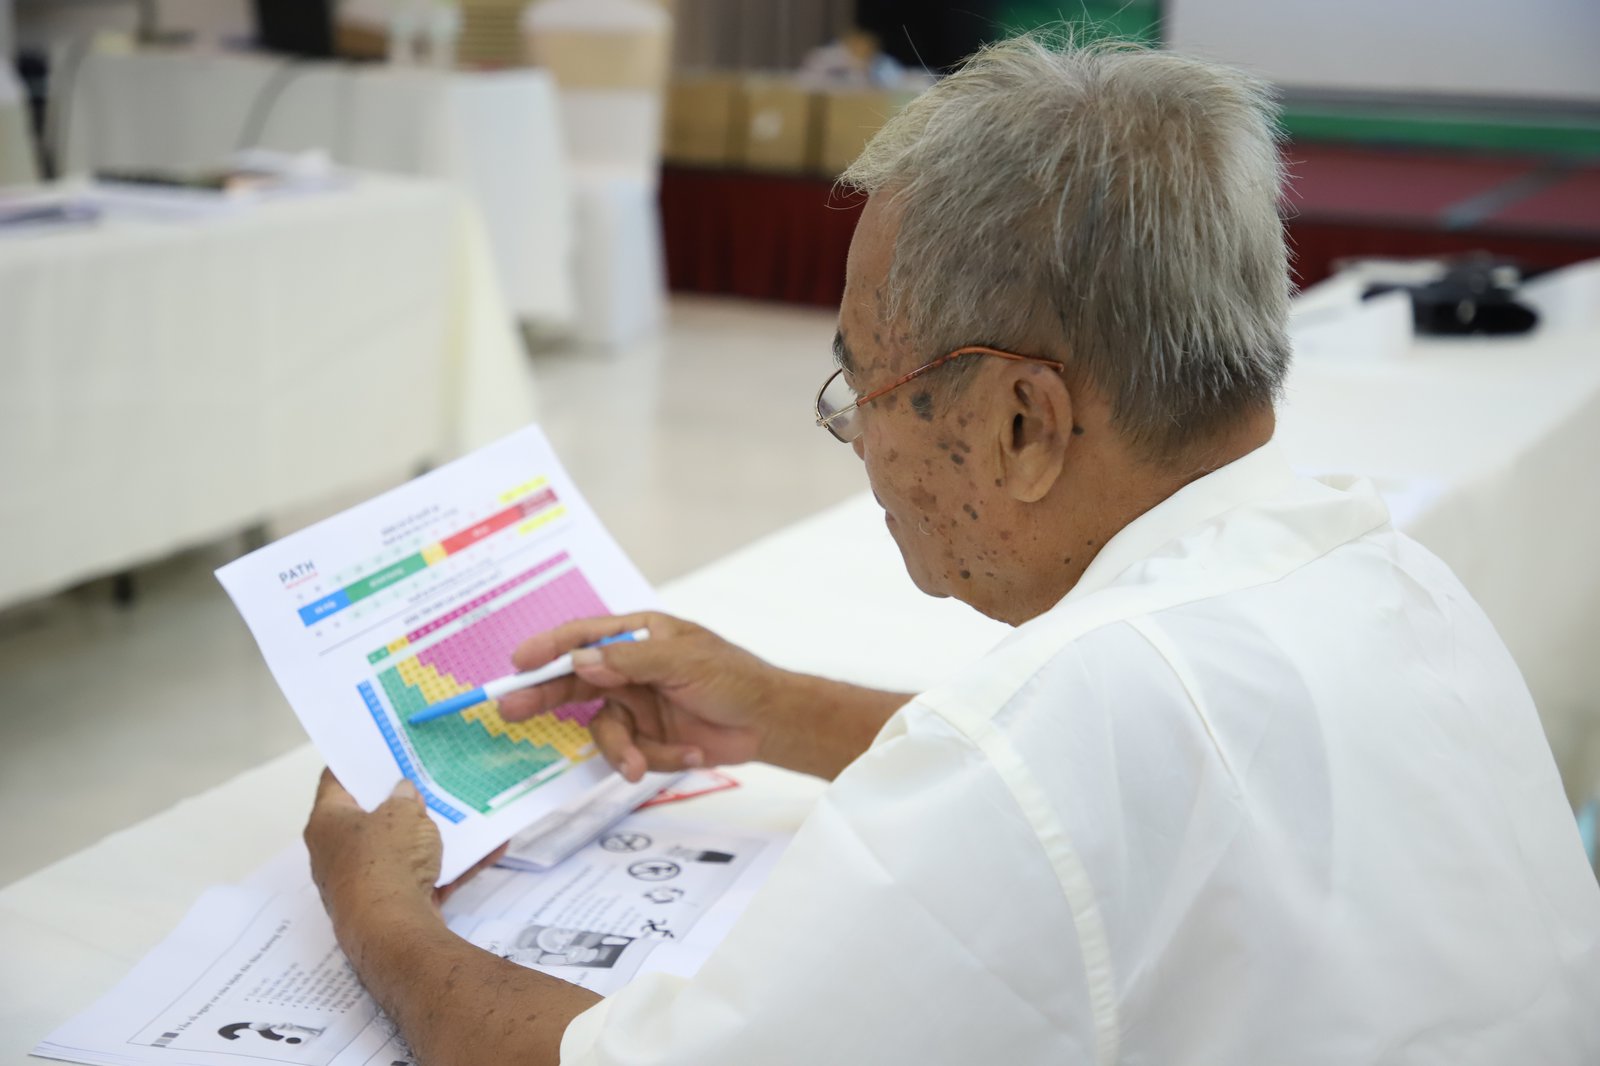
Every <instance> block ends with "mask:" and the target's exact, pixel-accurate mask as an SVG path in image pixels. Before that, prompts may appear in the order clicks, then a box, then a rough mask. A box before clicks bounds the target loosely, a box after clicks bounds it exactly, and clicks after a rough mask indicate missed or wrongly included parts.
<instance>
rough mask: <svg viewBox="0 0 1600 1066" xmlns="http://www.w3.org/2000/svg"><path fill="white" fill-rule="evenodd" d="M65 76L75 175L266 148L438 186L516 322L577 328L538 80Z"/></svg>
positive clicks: (566, 228) (412, 73)
mask: <svg viewBox="0 0 1600 1066" xmlns="http://www.w3.org/2000/svg"><path fill="white" fill-rule="evenodd" d="M64 69H65V70H67V71H68V72H69V73H67V74H66V76H65V77H64V78H63V83H62V84H61V85H59V86H58V87H57V88H56V89H55V95H54V98H53V99H52V101H51V107H52V109H53V110H54V111H55V112H56V114H55V116H54V125H55V128H56V130H57V136H58V137H59V138H60V139H61V142H62V143H61V144H60V146H59V158H61V159H62V160H63V170H64V172H66V173H82V172H85V171H90V170H95V169H100V168H108V167H111V168H125V169H150V168H174V167H176V168H199V167H207V166H215V165H216V164H218V163H219V162H220V161H222V160H223V159H224V158H225V157H227V156H228V155H230V154H231V153H233V152H235V151H237V150H239V149H240V148H247V147H265V148H273V149H279V150H282V151H305V150H309V149H317V148H320V149H323V150H325V151H327V152H328V154H329V155H330V156H331V157H332V158H333V160H334V161H335V162H337V163H342V164H345V165H347V166H350V167H355V168H358V169H364V170H373V171H381V172H388V173H396V174H411V175H420V176H426V177H437V178H443V179H445V180H447V181H450V182H452V183H454V184H455V185H456V186H458V187H459V188H460V189H461V190H462V191H463V192H465V193H466V194H467V195H468V196H469V197H470V198H471V199H472V200H473V202H474V203H475V204H476V205H477V207H478V209H479V211H480V212H481V213H482V215H483V219H484V223H485V225H486V227H487V229H488V234H489V243H490V248H491V250H492V252H493V256H494V263H495V266H496V269H497V270H498V272H499V275H500V283H501V288H502V290H503V292H504V293H505V297H506V302H507V304H508V305H509V306H510V308H511V310H512V312H513V313H514V314H515V315H516V316H517V317H519V318H521V319H523V320H526V321H532V322H541V323H551V324H555V325H560V326H565V325H567V324H569V323H570V322H571V321H572V319H573V316H574V314H575V309H574V294H573V280H572V268H571V262H570V260H571V255H572V241H573V238H572V227H573V222H572V193H571V187H570V177H569V173H568V166H567V153H566V149H565V148H564V146H563V144H562V135H561V127H560V122H561V119H560V116H559V110H558V105H557V100H556V94H555V85H554V82H553V81H552V80H551V78H550V77H549V75H548V74H546V73H545V72H543V71H539V70H532V69H518V70H505V71H484V72H476V71H441V70H433V69H426V68H420V67H393V66H384V65H378V64H357V63H345V62H334V61H320V60H319V61H304V60H289V59H282V58H277V57H271V56H264V55H248V54H240V53H224V52H210V53H205V52H185V51H140V52H115V51H90V52H88V53H87V54H85V55H83V57H82V61H81V62H80V63H77V64H76V65H75V69H74V65H73V64H70V63H69V64H66V65H65V67H64Z"/></svg>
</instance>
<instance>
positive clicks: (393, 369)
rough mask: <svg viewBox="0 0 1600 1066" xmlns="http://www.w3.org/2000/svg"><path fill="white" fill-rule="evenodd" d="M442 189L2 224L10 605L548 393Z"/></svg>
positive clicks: (350, 486)
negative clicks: (64, 226)
mask: <svg viewBox="0 0 1600 1066" xmlns="http://www.w3.org/2000/svg"><path fill="white" fill-rule="evenodd" d="M492 274H493V272H492V268H491V267H490V266H488V261H487V252H486V250H485V248H484V244H483V238H482V234H481V230H480V226H479V224H478V222H477V218H476V215H475V214H474V213H473V212H472V210H471V209H470V207H469V206H468V205H467V204H466V203H465V202H464V201H463V199H462V198H461V196H460V195H459V194H458V193H457V192H455V191H454V190H453V189H451V188H450V187H449V186H447V185H444V184H442V183H439V182H427V181H419V180H413V179H396V178H369V179H365V180H361V181H358V182H357V183H356V184H355V185H353V186H352V187H350V188H347V189H341V190H337V191H332V192H327V193H323V194H317V195H311V196H306V197H303V198H298V199H294V200H285V201H277V202H271V203H265V204H260V205H254V206H251V207H249V208H246V209H241V210H238V211H234V212H231V213H218V214H212V215H208V216H204V217H196V218H189V219H184V220H178V221H172V220H152V219H150V218H138V217H130V216H126V215H122V214H117V215H113V216H108V218H107V219H105V220H103V221H102V222H101V223H100V224H98V225H95V226H90V227H84V228H80V229H76V230H70V231H53V232H40V233H33V234H28V235H18V234H15V233H9V234H7V235H4V236H0V353H3V361H0V367H3V372H4V388H3V389H0V529H4V530H5V533H4V542H5V551H4V552H0V603H5V602H9V601H12V600H16V599H20V598H23V597H26V596H29V595H34V594H38V593H44V592H48V591H51V590H53V589H55V588H58V587H60V586H62V585H66V584H69V583H71V582H74V581H77V580H81V579H83V578H87V577H90V576H93V575H95V574H99V573H104V572H108V571H113V570H117V569H122V568H125V567H127V566H130V565H133V564H137V563H139V562H143V561H145V560H148V559H150V558H154V557H157V556H160V555H163V554H166V553H168V552H171V551H173V550H176V549H180V548H184V547H187V546H190V545H193V544H196V543H200V542H203V541H205V540H208V539H212V538H214V537H216V536H219V535H223V534H226V533H229V532H233V531H236V530H239V529H242V528H244V527H246V526H249V525H251V524H253V523H256V522H260V521H263V520H264V519H267V518H270V517H272V516H274V515H277V514H280V513H282V512H283V511H285V510H287V509H290V508H295V507H303V506H308V505H321V504H323V503H325V502H326V500H327V499H328V498H329V497H331V496H334V495H335V494H345V493H350V492H356V491H371V490H372V489H373V488H374V487H375V486H376V487H381V485H382V484H384V483H392V482H394V481H397V480H400V479H403V478H404V477H406V476H407V475H409V474H410V473H411V472H413V471H414V470H415V469H416V467H417V465H418V464H419V463H421V462H423V461H438V460H440V459H443V458H447V457H449V456H450V455H452V454H453V453H454V452H455V451H457V450H458V449H460V448H463V447H472V446H475V445H477V444H480V443H484V442H486V441H488V440H491V439H493V438H494V437H496V436H498V435H500V434H502V433H504V432H506V431H508V430H510V429H512V428H515V427H516V426H518V425H521V424H523V423H524V422H526V421H527V419H528V418H529V417H530V415H531V411H532V405H533V397H532V396H531V395H530V391H531V386H530V384H529V383H528V378H527V375H526V368H525V367H524V366H523V363H522V353H521V349H520V346H519V344H518V340H517V338H516V336H515V333H514V330H513V328H512V325H511V319H510V316H509V315H508V314H507V313H506V312H505V309H504V305H503V304H502V303H501V301H500V298H499V294H498V290H497V288H496V286H495V283H494V278H493V276H492Z"/></svg>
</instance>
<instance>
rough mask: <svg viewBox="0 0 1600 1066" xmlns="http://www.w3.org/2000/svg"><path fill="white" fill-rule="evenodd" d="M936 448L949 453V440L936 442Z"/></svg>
mask: <svg viewBox="0 0 1600 1066" xmlns="http://www.w3.org/2000/svg"><path fill="white" fill-rule="evenodd" d="M934 447H936V448H938V449H939V450H940V451H941V452H947V451H949V450H950V442H949V441H947V440H941V441H935V442H934Z"/></svg>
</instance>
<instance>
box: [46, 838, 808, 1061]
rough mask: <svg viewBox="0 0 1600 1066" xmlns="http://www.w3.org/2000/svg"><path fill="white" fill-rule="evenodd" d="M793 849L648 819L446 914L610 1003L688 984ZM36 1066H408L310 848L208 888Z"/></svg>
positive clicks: (494, 873) (455, 925)
mask: <svg viewBox="0 0 1600 1066" xmlns="http://www.w3.org/2000/svg"><path fill="white" fill-rule="evenodd" d="M788 841H789V834H787V833H768V832H762V831H758V830H746V829H730V828H727V827H725V826H712V825H707V824H703V823H700V822H696V821H691V820H686V819H682V818H680V817H679V816H676V815H667V814H663V813H658V812H656V811H648V812H643V813H640V814H636V815H633V816H632V817H630V818H628V819H626V820H624V821H623V822H621V823H620V824H618V825H617V826H615V827H614V828H613V829H612V830H611V831H610V832H608V833H607V834H606V835H604V836H602V837H601V838H600V839H598V840H596V841H594V842H592V843H590V844H588V845H586V846H585V847H583V848H582V849H580V850H579V851H578V852H576V853H575V854H574V855H573V856H571V857H570V858H568V859H567V860H566V861H565V862H563V863H561V864H560V865H559V866H557V867H555V868H554V869H551V870H546V871H543V872H537V873H536V872H528V871H520V870H508V869H504V868H499V867H496V868H494V869H490V870H486V871H484V872H483V873H482V874H480V875H479V876H478V877H477V878H475V879H473V880H472V881H471V882H469V883H468V884H467V885H466V886H465V887H464V888H463V889H462V890H461V891H459V892H457V893H456V895H455V896H453V897H452V898H451V899H450V901H449V902H448V903H447V904H446V906H445V909H444V913H445V917H446V919H447V920H448V921H449V923H450V927H451V928H452V929H453V930H455V931H456V932H457V933H459V934H460V935H461V936H463V937H465V938H466V939H468V940H470V941H472V942H473V943H476V944H478V945H480V946H482V947H484V948H486V949H487V950H490V951H493V952H495V953H496V954H498V955H501V956H503V957H505V958H508V959H511V960H512V961H514V962H516V963H518V964H520V965H523V966H527V967H530V968H533V969H537V970H540V971H542V972H544V973H547V974H551V975H553V976H556V977H559V978H562V979H564V980H567V981H570V982H572V983H574V984H578V985H581V986H583V987H585V988H588V989H591V990H592V991H594V992H597V993H600V994H601V995H608V994H610V993H612V992H615V991H616V990H617V989H619V988H621V987H622V986H623V985H624V984H626V983H627V982H628V981H629V980H631V979H632V978H633V977H635V976H636V975H638V974H641V973H649V972H658V971H659V972H665V973H672V974H676V975H679V976H692V975H693V974H694V972H695V971H696V970H698V969H699V967H700V964H701V963H702V962H704V960H705V959H706V957H707V956H708V955H709V954H710V953H711V951H712V950H713V949H714V948H715V947H716V946H717V944H718V943H720V942H721V940H722V938H723V937H724V936H725V935H726V934H727V932H728V930H729V929H730V928H731V927H732V925H733V923H734V922H735V921H736V920H737V919H738V917H739V915H740V914H742V913H743V911H744V909H745V907H746V906H747V905H748V903H749V901H750V898H751V897H752V896H753V895H754V894H755V892H756V891H757V889H759V888H760V886H761V885H762V883H763V882H765V880H766V879H767V876H768V875H769V874H770V873H771V871H772V868H773V866H774V865H776V863H777V861H778V859H779V858H780V856H781V855H782V852H783V850H784V848H785V847H786V846H787V844H788ZM34 1053H35V1054H38V1055H43V1056H46V1057H49V1058H63V1059H69V1060H71V1061H76V1062H86V1063H119V1064H120V1063H130V1064H135V1063H164V1064H169V1066H170V1064H172V1063H184V1064H195V1066H226V1064H232V1066H240V1064H242V1063H249V1062H252V1061H255V1062H282V1063H297V1064H301V1066H411V1063H412V1059H411V1054H410V1052H409V1050H408V1049H407V1048H406V1046H405V1044H404V1042H403V1041H402V1040H401V1039H400V1037H399V1035H398V1033H397V1032H396V1031H395V1028H394V1026H393V1025H392V1024H391V1023H390V1022H389V1020H388V1018H386V1017H385V1016H384V1015H383V1014H382V1012H381V1011H380V1010H379V1009H378V1005H377V1004H376V1003H375V1002H374V1001H373V1000H372V998H371V997H370V996H368V995H367V994H366V992H365V991H364V990H363V989H362V987H361V985H360V983H359V981H358V980H357V979H356V975H355V971H354V970H353V969H351V967H350V965H349V963H348V962H346V960H345V957H344V955H343V953H341V952H340V950H339V947H338V944H337V943H336V942H335V940H334V936H333V927H332V925H331V924H330V923H329V921H328V918H327V915H326V914H325V913H324V912H323V909H322V904H321V901H320V900H319V899H318V897H317V891H316V888H315V887H314V886H313V885H312V884H311V881H310V874H309V870H308V864H307V859H306V854H305V851H304V849H303V848H300V847H296V848H295V849H292V850H291V851H290V852H286V853H285V854H283V855H281V856H279V858H278V859H276V860H274V861H273V862H272V863H271V864H269V866H268V867H267V868H265V869H264V870H262V871H261V872H259V873H258V874H257V875H256V876H254V877H253V878H251V879H250V880H249V881H247V882H245V883H244V884H242V885H239V886H236V887H227V888H214V889H211V890H210V891H208V892H207V893H206V894H205V895H204V896H202V897H201V898H200V900H199V901H198V902H197V903H196V904H195V905H194V907H193V908H191V909H190V911H189V913H188V915H186V916H185V918H184V919H183V921H182V923H181V924H180V925H179V926H178V928H177V929H176V930H175V931H174V932H173V933H172V934H171V935H170V936H168V937H167V939H166V940H165V941H163V942H162V943H161V944H160V945H159V946H157V947H156V948H155V949H154V950H153V951H151V953H150V954H149V955H147V956H145V958H144V959H143V960H142V961H141V962H140V963H139V964H138V966H136V967H135V968H134V970H133V972H132V973H130V974H129V975H128V976H127V977H126V978H125V979H124V980H123V981H122V983H121V984H119V985H118V986H117V987H116V988H115V989H114V990H113V991H111V992H110V993H109V994H107V995H106V996H105V997H104V998H103V999H101V1000H100V1002H98V1003H96V1004H95V1005H94V1006H93V1007H91V1008H90V1009H89V1010H87V1011H85V1012H84V1013H83V1014H81V1015H79V1016H78V1017H76V1018H74V1019H73V1020H71V1021H70V1022H68V1023H67V1024H65V1025H63V1026H62V1027H61V1028H60V1029H58V1030H57V1031H56V1032H54V1033H52V1034H51V1035H50V1036H49V1037H48V1038H46V1039H45V1040H44V1041H43V1042H42V1043H40V1044H39V1046H38V1047H36V1048H35V1049H34Z"/></svg>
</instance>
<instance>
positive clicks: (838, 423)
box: [817, 345, 1065, 444]
mask: <svg viewBox="0 0 1600 1066" xmlns="http://www.w3.org/2000/svg"><path fill="white" fill-rule="evenodd" d="M964 355H992V356H994V357H995V358H997V359H1010V360H1012V361H1014V362H1018V363H1043V364H1044V365H1046V366H1051V367H1054V368H1055V369H1057V370H1062V369H1065V368H1064V367H1063V366H1062V364H1061V362H1060V361H1059V360H1056V359H1045V358H1043V357H1042V356H1037V355H1018V354H1017V353H1016V352H1003V351H1001V350H1000V349H999V348H985V347H982V346H981V345H969V346H968V347H965V348H957V349H956V350H955V351H953V352H950V353H948V354H946V355H941V356H940V357H939V358H937V359H935V360H934V361H933V362H931V363H927V364H925V365H923V366H919V367H917V369H915V370H913V371H912V372H911V373H909V374H906V375H905V376H904V377H900V378H897V379H895V380H894V381H892V382H890V383H889V384H887V385H885V386H884V387H883V388H881V389H874V390H873V391H872V392H869V393H867V394H866V395H865V396H857V395H856V393H855V390H854V389H852V388H851V387H850V385H849V383H848V382H846V381H845V379H844V368H843V367H840V368H839V369H838V370H835V371H834V372H833V373H832V374H829V375H828V380H827V381H824V382H823V383H822V388H820V389H818V390H817V425H819V426H821V427H822V428H823V429H825V430H827V431H828V432H829V433H832V434H833V435H834V438H835V439H836V440H838V441H839V442H840V443H842V444H850V443H851V442H853V441H854V440H855V439H856V438H857V437H859V436H861V431H862V430H863V429H864V428H865V427H864V426H863V425H862V423H861V408H863V407H865V406H866V405H867V404H869V403H871V402H872V401H873V400H876V399H878V398H879V397H881V396H887V395H888V394H889V393H891V392H893V391H894V390H895V389H898V388H899V387H900V386H901V385H904V384H905V383H906V382H908V381H915V380H916V379H917V378H920V377H921V376H922V375H924V374H926V373H929V372H930V371H933V370H937V369H939V368H940V367H941V366H944V365H945V364H946V363H948V362H950V361H952V360H955V359H960V358H961V357H962V356H964Z"/></svg>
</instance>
